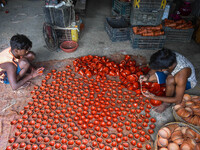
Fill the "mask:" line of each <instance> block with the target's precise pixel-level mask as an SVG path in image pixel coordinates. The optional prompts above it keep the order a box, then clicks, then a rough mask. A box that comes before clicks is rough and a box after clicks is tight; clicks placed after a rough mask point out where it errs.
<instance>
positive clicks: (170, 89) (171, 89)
mask: <svg viewBox="0 0 200 150" xmlns="http://www.w3.org/2000/svg"><path fill="white" fill-rule="evenodd" d="M149 66H150V68H151V70H150V71H149V73H148V74H147V75H146V76H141V77H140V81H149V82H158V83H159V84H163V83H165V84H166V96H155V95H154V94H152V93H150V92H145V93H143V95H144V96H146V97H148V98H151V99H155V100H160V101H162V102H164V103H163V104H162V105H161V106H159V107H157V108H156V109H155V110H156V111H157V112H163V111H164V110H165V109H166V108H167V107H168V106H169V105H170V104H171V103H176V104H178V103H181V101H182V99H183V95H184V93H185V90H188V89H191V88H194V87H195V86H196V84H197V80H196V76H195V69H194V66H193V65H192V63H191V62H190V61H189V60H187V59H186V58H185V57H184V56H182V55H181V54H179V53H177V52H173V51H171V50H168V49H162V50H159V51H157V52H156V53H154V54H153V55H152V56H151V58H150V62H149Z"/></svg>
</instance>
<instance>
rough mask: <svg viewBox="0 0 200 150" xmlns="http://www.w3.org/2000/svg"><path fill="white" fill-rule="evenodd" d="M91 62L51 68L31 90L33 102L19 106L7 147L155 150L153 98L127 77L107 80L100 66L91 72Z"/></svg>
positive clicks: (7, 149) (77, 149) (30, 149)
mask: <svg viewBox="0 0 200 150" xmlns="http://www.w3.org/2000/svg"><path fill="white" fill-rule="evenodd" d="M90 57H91V56H90ZM97 57H98V56H95V57H94V56H93V58H97ZM99 59H100V58H99ZM101 59H104V60H106V61H107V58H101ZM76 61H77V59H76ZM127 62H130V61H129V59H128V60H127V61H125V63H126V64H127ZM113 63H114V62H113ZM83 67H84V66H83ZM87 67H88V66H86V68H85V69H84V70H83V69H82V68H79V70H78V71H77V70H76V69H77V68H76V67H74V68H72V67H71V66H69V65H67V66H66V67H65V69H63V70H51V71H50V72H49V73H47V75H46V76H45V78H44V79H43V80H42V82H41V86H35V87H34V89H33V90H32V91H31V94H32V101H30V102H28V104H27V105H26V106H24V109H23V110H19V115H20V116H21V118H20V119H18V120H13V121H12V122H11V124H12V125H13V126H14V128H15V129H16V131H14V132H13V135H12V136H11V138H10V139H9V140H8V146H7V147H6V150H11V149H25V150H37V149H45V150H55V149H59V150H60V149H61V150H66V149H69V150H101V149H102V150H124V149H129V150H152V149H153V141H152V139H151V135H152V134H153V133H154V128H155V123H156V119H155V118H153V117H152V116H151V115H150V111H151V108H152V105H151V103H150V100H149V99H147V98H145V97H144V96H143V95H142V94H141V92H135V91H140V89H139V87H138V88H137V89H135V91H134V90H133V89H130V88H126V87H127V86H126V84H125V83H124V81H119V79H118V81H117V78H114V79H108V78H109V77H110V76H109V75H107V77H105V75H104V74H105V73H104V74H103V72H102V71H100V72H101V73H100V72H99V74H98V72H97V74H96V73H95V71H94V72H92V76H88V75H90V73H91V71H90V73H89V72H87V71H86V69H87ZM130 67H131V66H130ZM81 70H82V71H84V75H83V74H81ZM87 70H88V69H87ZM106 70H107V69H106ZM110 71H112V70H110ZM110 71H109V72H107V71H106V72H107V74H108V73H109V74H111V75H113V74H112V73H110ZM76 72H78V73H76ZM115 73H117V71H115ZM80 74H81V75H80ZM94 74H96V76H95V75H94ZM135 74H137V72H135ZM139 74H141V71H140V73H139ZM82 75H83V76H82ZM98 75H99V76H98ZM129 75H131V74H129ZM122 76H123V75H122ZM111 77H113V76H111ZM121 79H124V77H123V78H122V77H121ZM133 79H134V80H135V78H133ZM133 79H132V80H133Z"/></svg>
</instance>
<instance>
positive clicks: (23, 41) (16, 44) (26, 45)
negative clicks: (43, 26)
mask: <svg viewBox="0 0 200 150" xmlns="http://www.w3.org/2000/svg"><path fill="white" fill-rule="evenodd" d="M10 46H11V49H12V50H14V49H18V50H22V49H25V50H29V49H30V48H31V47H32V42H31V41H30V40H29V38H27V37H26V36H25V35H23V34H16V35H14V36H13V37H12V38H11V39H10Z"/></svg>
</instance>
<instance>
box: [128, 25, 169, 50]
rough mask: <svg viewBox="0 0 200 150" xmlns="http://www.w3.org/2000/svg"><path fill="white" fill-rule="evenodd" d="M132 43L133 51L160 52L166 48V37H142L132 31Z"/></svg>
mask: <svg viewBox="0 0 200 150" xmlns="http://www.w3.org/2000/svg"><path fill="white" fill-rule="evenodd" d="M130 30H131V31H130V42H131V45H132V47H133V49H139V50H142V49H145V50H147V49H148V50H159V49H162V48H163V47H164V44H165V39H166V36H165V35H161V36H141V35H136V34H134V33H133V29H132V28H131V29H130Z"/></svg>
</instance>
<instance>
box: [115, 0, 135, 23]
mask: <svg viewBox="0 0 200 150" xmlns="http://www.w3.org/2000/svg"><path fill="white" fill-rule="evenodd" d="M130 14H131V0H112V15H113V16H123V17H124V18H125V19H126V20H127V21H130Z"/></svg>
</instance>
